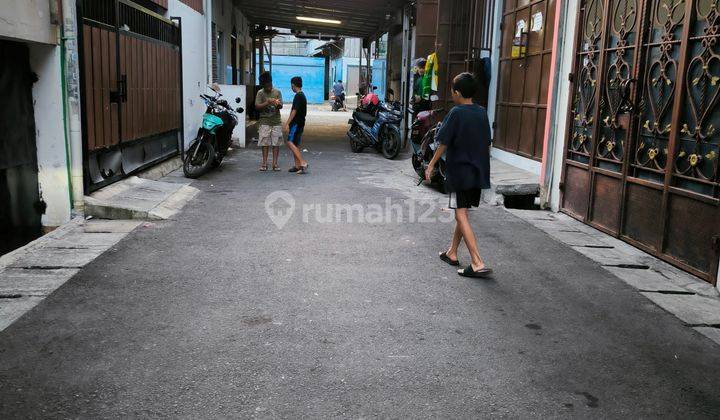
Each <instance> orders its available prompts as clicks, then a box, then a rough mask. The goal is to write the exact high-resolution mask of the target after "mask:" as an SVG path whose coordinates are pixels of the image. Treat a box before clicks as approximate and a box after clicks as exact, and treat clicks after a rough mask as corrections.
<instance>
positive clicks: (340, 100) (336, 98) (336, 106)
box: [330, 92, 345, 112]
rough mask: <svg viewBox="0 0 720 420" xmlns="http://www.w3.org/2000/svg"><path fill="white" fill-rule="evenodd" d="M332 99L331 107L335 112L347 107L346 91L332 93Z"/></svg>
mask: <svg viewBox="0 0 720 420" xmlns="http://www.w3.org/2000/svg"><path fill="white" fill-rule="evenodd" d="M330 100H331V101H332V104H331V107H332V111H333V112H337V111H339V110H341V109H343V108H344V107H345V105H344V102H345V92H343V93H341V94H340V95H330Z"/></svg>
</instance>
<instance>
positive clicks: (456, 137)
mask: <svg viewBox="0 0 720 420" xmlns="http://www.w3.org/2000/svg"><path fill="white" fill-rule="evenodd" d="M438 141H439V142H440V143H441V144H444V145H446V146H447V152H446V155H445V163H446V170H445V172H446V175H445V176H446V180H445V186H446V187H447V189H448V191H467V190H473V189H486V188H490V122H489V121H488V116H487V112H486V111H485V108H483V107H481V106H479V105H475V104H472V105H456V106H455V107H453V109H451V110H450V112H449V113H448V114H447V116H446V117H445V120H443V124H442V127H440V130H439V131H438Z"/></svg>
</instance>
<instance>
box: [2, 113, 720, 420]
mask: <svg viewBox="0 0 720 420" xmlns="http://www.w3.org/2000/svg"><path fill="white" fill-rule="evenodd" d="M323 118H325V119H320V118H319V121H321V122H322V121H326V122H329V121H331V120H332V118H330V117H323ZM344 118H347V114H345V115H341V116H339V117H337V119H338V120H340V119H344ZM307 131H308V133H307V134H306V137H307V143H306V146H307V147H308V148H309V149H310V153H309V155H308V159H309V160H310V164H311V169H312V173H311V174H310V175H307V176H296V175H292V174H288V173H287V172H280V173H259V172H257V167H258V162H259V160H258V159H259V151H258V150H256V149H248V150H243V151H240V152H238V153H235V154H234V155H233V156H232V157H231V158H230V159H228V161H227V162H226V163H225V164H224V165H223V167H222V170H221V171H217V172H214V173H212V174H210V175H209V176H207V177H205V178H203V179H202V180H200V181H197V182H196V183H195V184H194V185H195V186H197V187H198V188H201V189H202V191H203V192H202V193H201V194H200V195H199V196H198V198H197V199H196V200H195V201H193V202H192V203H190V204H189V205H188V207H187V208H186V209H185V210H184V212H182V213H181V214H180V215H179V217H178V218H177V220H174V221H167V222H161V223H154V224H152V225H148V226H146V227H142V228H140V229H139V230H137V231H136V232H135V233H133V234H132V235H130V236H129V237H128V238H127V239H126V240H124V241H123V242H121V243H120V244H118V245H117V246H116V247H115V248H114V249H113V250H111V251H109V252H107V253H106V254H104V255H103V256H101V257H100V258H99V259H97V260H96V261H95V262H93V263H92V264H91V265H90V266H88V267H86V268H85V269H83V270H82V271H81V272H80V273H79V274H78V275H77V276H76V277H74V278H73V279H72V280H70V281H69V282H68V283H66V284H65V285H64V286H62V287H61V288H60V289H58V290H57V291H56V292H55V293H54V294H53V295H51V296H50V297H49V298H47V299H46V300H45V301H44V302H43V303H41V304H40V305H38V306H37V307H36V308H35V309H33V310H32V311H31V312H29V313H28V314H26V315H25V316H24V317H23V318H21V319H20V320H19V321H18V322H16V323H15V324H13V325H12V326H11V327H9V328H8V329H6V330H5V331H4V332H2V333H0V384H1V386H0V417H2V418H44V417H73V418H75V417H83V418H91V417H92V418H97V417H106V418H107V417H109V418H120V417H123V418H125V417H165V416H167V417H183V418H218V417H261V418H266V417H286V418H298V417H305V418H321V417H351V418H355V417H376V416H377V417H383V418H386V417H394V418H401V417H402V418H408V417H409V418H415V417H443V418H445V417H452V418H470V417H475V418H477V417H488V416H507V417H520V418H529V417H683V418H695V417H708V418H717V417H718V416H720V397H719V395H720V351H719V350H720V349H719V348H718V347H717V346H715V345H714V344H713V343H712V342H711V341H709V340H707V339H706V338H704V337H702V336H700V335H699V334H697V333H695V332H694V331H692V330H691V329H690V328H688V327H686V326H683V325H682V324H681V323H680V321H678V320H677V319H676V318H674V317H672V316H671V315H669V314H667V313H665V312H663V311H662V310H661V309H659V308H657V307H656V306H654V305H653V304H651V303H650V302H649V301H647V300H646V299H645V298H643V297H642V296H641V295H639V294H638V293H636V292H635V291H634V290H632V289H630V288H629V286H627V285H625V284H624V283H622V282H620V281H619V280H618V279H616V278H614V277H613V276H611V275H610V274H608V273H607V272H606V271H604V270H602V269H601V268H600V267H598V266H596V265H595V263H592V262H591V261H589V260H588V259H586V258H585V257H583V256H581V255H580V254H578V253H576V252H574V251H573V250H571V249H569V248H567V247H566V246H563V245H561V244H558V243H556V242H554V241H553V240H551V239H550V238H549V237H548V236H546V235H545V234H544V233H542V232H540V231H538V230H536V229H535V228H533V227H531V226H529V225H528V224H526V223H524V222H522V221H520V220H519V219H517V218H515V217H513V216H512V215H510V214H508V213H507V212H505V211H504V210H502V209H499V208H489V207H483V208H481V209H479V210H477V211H474V212H473V213H472V220H473V224H474V226H475V228H476V231H477V233H478V236H479V243H480V247H481V250H482V251H483V253H484V255H485V257H486V259H487V260H488V261H489V263H490V264H492V265H493V266H494V267H495V270H496V275H495V279H494V280H469V279H464V278H460V277H459V276H457V275H456V274H455V272H454V270H453V268H451V267H449V266H447V265H444V264H443V263H441V262H440V261H439V260H438V258H437V256H436V255H437V252H438V251H439V250H442V249H443V248H444V247H445V246H446V245H447V239H448V235H449V234H450V231H451V228H452V225H449V224H446V223H440V222H438V223H407V222H403V223H397V222H396V221H395V222H392V223H376V224H369V223H336V222H333V221H332V220H330V221H329V222H327V223H321V222H318V221H317V220H315V217H314V215H315V213H313V212H312V211H308V212H307V216H308V217H307V218H308V222H307V223H305V222H304V221H303V217H302V212H301V211H300V210H301V209H302V208H303V205H309V204H320V205H322V206H323V208H326V205H327V204H332V205H334V204H365V205H369V204H385V203H386V199H388V198H389V199H391V200H397V201H393V203H395V202H400V200H405V199H408V198H410V199H421V198H438V197H440V196H439V194H438V193H436V192H434V191H432V190H431V189H429V188H427V187H424V186H423V187H415V185H414V178H413V177H412V176H411V174H410V173H409V172H410V171H408V169H409V163H408V162H407V161H396V162H389V161H386V160H385V159H383V158H382V157H381V156H380V155H379V154H376V153H373V152H365V153H363V154H361V155H353V154H351V153H350V151H349V147H348V146H347V144H346V142H345V139H344V138H343V137H342V133H341V132H339V131H337V129H334V128H332V127H330V126H329V124H326V123H319V122H317V121H316V126H315V127H314V128H313V127H312V126H311V127H309V128H308V130H307ZM287 162H289V160H288V158H287V157H285V162H284V163H285V165H284V166H285V167H286V166H287ZM276 190H284V191H286V192H289V193H291V194H292V195H293V197H294V199H295V201H296V203H295V212H294V214H293V217H292V218H291V219H290V221H289V222H288V223H287V225H286V226H285V227H284V228H283V229H278V228H277V227H276V226H275V225H274V224H273V223H272V221H271V220H270V219H269V218H268V216H267V214H266V211H265V198H266V196H267V195H268V194H269V193H270V192H273V191H276ZM370 207H372V206H370ZM370 207H367V208H370ZM306 208H307V206H306ZM323 214H326V213H322V212H321V213H320V215H321V216H322V215H323ZM444 215H445V213H444V212H442V211H441V210H437V209H436V210H435V211H433V212H432V213H431V216H432V217H436V216H443V217H444ZM408 219H409V216H408ZM461 259H465V261H467V260H468V258H467V253H464V254H462V255H461Z"/></svg>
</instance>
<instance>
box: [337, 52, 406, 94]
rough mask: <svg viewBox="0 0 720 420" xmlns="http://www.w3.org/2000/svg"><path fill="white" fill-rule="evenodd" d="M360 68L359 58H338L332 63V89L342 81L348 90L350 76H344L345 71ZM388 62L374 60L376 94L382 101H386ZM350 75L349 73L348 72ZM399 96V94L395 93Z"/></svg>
mask: <svg viewBox="0 0 720 420" xmlns="http://www.w3.org/2000/svg"><path fill="white" fill-rule="evenodd" d="M357 66H358V59H357V58H344V57H340V58H336V59H335V60H332V61H330V88H332V85H333V83H334V82H335V80H337V79H342V81H343V82H344V83H345V88H346V89H347V88H348V86H349V82H348V80H347V78H348V76H347V75H346V74H344V70H347V68H348V67H353V68H357ZM386 71H387V61H386V60H385V59H384V58H376V59H373V60H372V78H373V80H372V82H373V85H374V86H377V87H378V88H377V90H376V91H375V93H376V94H377V95H378V96H379V97H380V99H382V100H383V101H384V100H385V88H386V87H387V80H386V78H387V74H386ZM333 72H334V73H335V78H334V80H333ZM348 73H349V71H348ZM347 94H352V95H354V94H355V93H354V92H353V93H350V92H347ZM395 94H396V95H397V94H398V93H397V92H395Z"/></svg>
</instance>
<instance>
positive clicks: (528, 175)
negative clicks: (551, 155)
mask: <svg viewBox="0 0 720 420" xmlns="http://www.w3.org/2000/svg"><path fill="white" fill-rule="evenodd" d="M539 193H540V180H539V177H538V176H537V175H535V174H534V173H532V172H528V171H526V170H523V169H520V168H516V167H515V166H512V165H509V164H507V163H505V162H501V161H499V160H497V159H495V158H491V159H490V189H489V190H484V191H483V201H485V202H486V203H488V204H491V205H497V206H502V205H503V204H504V203H505V197H507V196H528V195H529V196H537V195H538V194H539Z"/></svg>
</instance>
